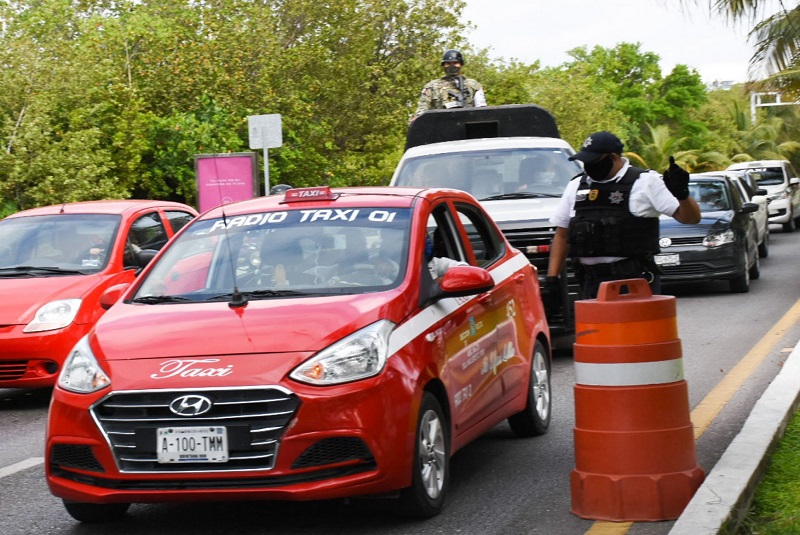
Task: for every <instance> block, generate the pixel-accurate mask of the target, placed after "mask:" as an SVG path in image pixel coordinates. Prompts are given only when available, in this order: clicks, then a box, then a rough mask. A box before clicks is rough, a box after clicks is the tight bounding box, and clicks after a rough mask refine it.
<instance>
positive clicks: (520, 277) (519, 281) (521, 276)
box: [514, 273, 525, 284]
mask: <svg viewBox="0 0 800 535" xmlns="http://www.w3.org/2000/svg"><path fill="white" fill-rule="evenodd" d="M514 282H516V283H517V284H522V283H523V282H525V274H524V273H517V274H516V275H514Z"/></svg>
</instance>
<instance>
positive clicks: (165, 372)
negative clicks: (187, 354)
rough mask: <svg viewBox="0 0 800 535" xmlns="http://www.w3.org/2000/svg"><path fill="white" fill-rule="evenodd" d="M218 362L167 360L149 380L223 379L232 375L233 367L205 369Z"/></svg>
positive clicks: (230, 365) (206, 360)
mask: <svg viewBox="0 0 800 535" xmlns="http://www.w3.org/2000/svg"><path fill="white" fill-rule="evenodd" d="M214 362H219V359H186V360H178V359H174V360H168V361H166V362H162V363H161V369H160V370H158V373H154V374H152V375H151V376H150V378H151V379H168V378H170V377H225V376H226V375H230V374H231V373H233V365H232V364H229V365H227V366H225V367H224V368H212V367H206V365H207V364H212V363H214Z"/></svg>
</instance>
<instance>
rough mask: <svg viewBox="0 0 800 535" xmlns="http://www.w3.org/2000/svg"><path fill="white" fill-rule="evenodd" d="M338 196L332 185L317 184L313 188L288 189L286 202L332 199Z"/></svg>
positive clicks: (285, 197)
mask: <svg viewBox="0 0 800 535" xmlns="http://www.w3.org/2000/svg"><path fill="white" fill-rule="evenodd" d="M335 198H336V195H334V194H333V193H332V192H331V188H330V186H315V187H313V188H293V189H289V190H286V193H285V196H284V198H283V200H284V202H306V201H332V200H334V199H335Z"/></svg>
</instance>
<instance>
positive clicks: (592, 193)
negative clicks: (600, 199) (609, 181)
mask: <svg viewBox="0 0 800 535" xmlns="http://www.w3.org/2000/svg"><path fill="white" fill-rule="evenodd" d="M599 194H600V191H599V190H596V189H593V190H591V191H589V200H590V201H596V200H597V196H598V195H599Z"/></svg>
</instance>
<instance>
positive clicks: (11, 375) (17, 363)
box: [0, 360, 28, 381]
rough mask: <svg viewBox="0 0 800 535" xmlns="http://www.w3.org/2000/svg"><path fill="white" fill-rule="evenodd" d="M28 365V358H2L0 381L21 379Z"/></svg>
mask: <svg viewBox="0 0 800 535" xmlns="http://www.w3.org/2000/svg"><path fill="white" fill-rule="evenodd" d="M27 367H28V361H27V360H0V381H13V380H15V379H20V378H21V377H22V376H23V375H25V370H26V369H27Z"/></svg>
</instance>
